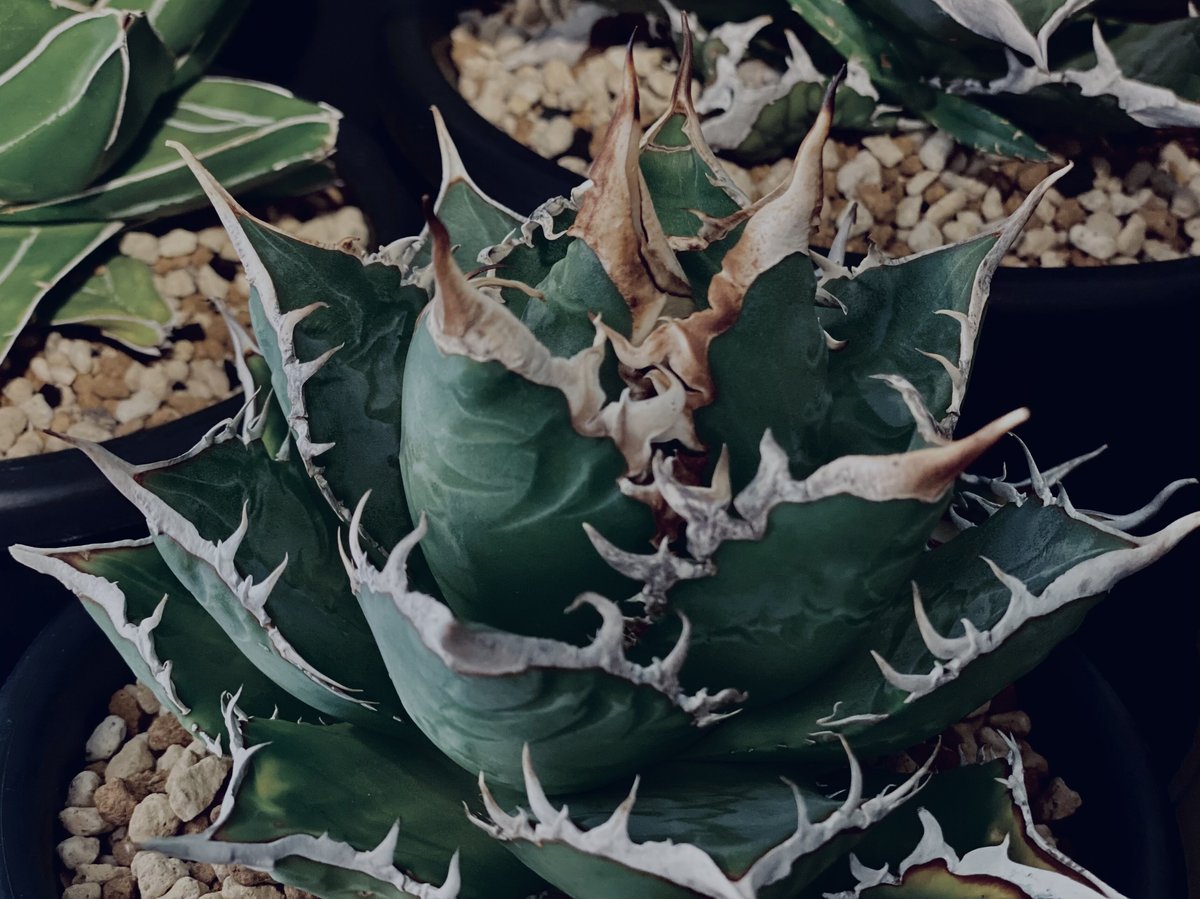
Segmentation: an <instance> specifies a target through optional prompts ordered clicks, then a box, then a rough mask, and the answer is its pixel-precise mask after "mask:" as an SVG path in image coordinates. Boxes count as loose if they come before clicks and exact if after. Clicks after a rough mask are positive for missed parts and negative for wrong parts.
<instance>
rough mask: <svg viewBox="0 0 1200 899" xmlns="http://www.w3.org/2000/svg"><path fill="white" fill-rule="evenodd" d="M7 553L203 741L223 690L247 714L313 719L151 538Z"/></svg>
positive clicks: (213, 729) (218, 722) (217, 725)
mask: <svg viewBox="0 0 1200 899" xmlns="http://www.w3.org/2000/svg"><path fill="white" fill-rule="evenodd" d="M12 553H13V555H14V556H15V557H16V558H17V559H19V560H20V561H22V562H23V563H24V564H26V565H30V566H31V567H33V568H36V569H37V570H39V571H43V572H45V573H47V574H50V575H52V576H54V577H56V578H58V579H59V580H60V581H61V582H62V583H63V585H64V586H66V587H67V588H68V589H71V590H73V591H74V592H75V593H76V594H77V595H78V596H79V598H80V599H82V600H83V606H84V608H85V609H87V611H88V613H89V614H90V615H91V616H92V618H93V619H94V620H95V621H96V623H97V624H99V625H100V627H101V628H102V629H103V630H104V633H105V634H106V635H107V637H108V639H109V640H110V641H111V642H112V644H113V646H115V647H116V648H117V650H118V651H119V652H120V653H121V657H122V658H123V659H124V660H125V663H126V664H127V665H129V667H130V669H131V670H132V671H133V673H134V674H135V675H136V676H137V678H138V680H140V681H141V682H142V683H143V684H145V685H146V686H148V687H149V688H150V689H151V690H153V691H154V694H155V696H157V697H158V699H159V701H160V702H161V703H162V704H163V706H164V707H166V708H168V709H170V710H171V711H172V712H174V713H175V714H176V715H177V716H178V718H179V719H180V721H182V722H183V723H184V725H185V726H186V727H188V728H189V729H191V730H196V729H199V730H200V731H201V732H202V733H203V734H204V735H205V736H206V737H207V738H208V741H209V743H210V744H211V743H212V742H213V741H214V740H216V739H217V738H218V737H220V736H221V735H222V732H223V730H224V720H223V717H222V714H221V696H222V694H223V693H239V694H240V699H239V700H238V701H239V703H240V704H241V707H242V708H244V709H245V710H246V711H247V712H249V713H251V714H254V715H261V716H263V717H269V716H271V715H273V714H278V715H280V716H282V717H283V718H285V719H288V720H299V719H300V718H309V719H313V718H315V717H316V712H315V711H314V710H313V709H311V708H310V707H308V706H306V705H304V704H303V703H300V702H297V701H296V700H295V699H294V698H292V697H291V696H290V695H289V694H287V693H285V692H284V691H283V690H281V689H279V688H278V687H277V686H275V684H274V683H272V682H271V681H270V680H268V679H267V678H266V677H264V676H263V674H262V672H260V671H259V670H258V669H257V668H255V667H254V666H253V665H252V664H251V663H250V662H249V661H248V660H247V659H246V657H245V656H244V655H242V653H241V652H240V651H239V647H238V644H236V643H234V642H233V641H231V640H230V639H229V637H228V636H226V634H225V632H224V631H223V630H221V628H220V627H219V626H218V625H217V623H216V622H215V621H214V620H213V619H212V616H210V615H209V614H208V613H207V612H206V611H204V609H203V607H202V606H201V605H200V604H199V603H198V602H197V601H196V600H195V599H194V598H193V597H192V595H191V594H190V593H189V592H188V590H187V588H186V587H184V586H183V584H181V583H180V582H179V580H178V579H177V578H176V577H175V575H174V574H172V573H171V569H170V568H168V567H167V565H166V563H165V562H163V560H162V557H161V556H159V554H158V551H157V550H156V549H155V548H154V546H153V544H152V541H151V540H149V539H145V540H138V541H128V542H122V543H111V544H105V545H98V546H87V547H76V548H72V549H60V550H35V549H30V548H29V547H14V548H13V549H12ZM160 603H161V604H162V610H161V613H160V612H159V611H158V609H159V605H160ZM156 616H158V618H157V622H155V618H156ZM167 666H169V667H167Z"/></svg>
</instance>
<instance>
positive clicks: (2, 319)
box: [0, 222, 121, 362]
mask: <svg viewBox="0 0 1200 899" xmlns="http://www.w3.org/2000/svg"><path fill="white" fill-rule="evenodd" d="M120 230H121V223H120V222H83V223H80V224H75V225H46V226H36V225H0V362H2V361H3V360H4V357H5V356H6V355H7V354H8V351H9V349H11V348H12V345H13V341H15V340H16V339H17V335H18V334H20V333H21V329H22V328H24V327H25V325H26V323H27V322H28V321H29V319H30V318H31V317H32V316H33V313H34V310H35V309H36V308H37V305H38V303H39V302H41V300H42V298H43V297H45V296H46V294H47V293H49V292H50V290H51V289H52V288H53V287H54V285H56V284H57V283H58V282H59V281H61V280H62V279H63V278H65V277H66V276H67V274H68V273H69V272H70V271H71V270H72V269H73V268H75V266H76V265H78V264H79V263H80V262H81V261H82V260H83V259H84V258H85V257H86V256H88V255H89V254H90V253H91V252H92V251H93V250H95V249H96V248H97V247H98V246H100V244H102V243H103V242H104V241H106V240H108V238H110V237H112V236H113V235H114V234H116V233H117V232H118V231H120Z"/></svg>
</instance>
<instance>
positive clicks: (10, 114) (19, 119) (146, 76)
mask: <svg viewBox="0 0 1200 899" xmlns="http://www.w3.org/2000/svg"><path fill="white" fill-rule="evenodd" d="M127 19H128V17H127V16H126V14H124V13H122V12H121V11H119V10H103V11H96V12H83V13H79V14H77V15H75V16H72V17H71V18H69V19H66V20H64V21H62V22H59V23H57V24H56V25H55V26H53V27H52V28H51V29H50V30H49V31H47V32H46V34H45V35H44V36H43V38H42V39H41V40H40V41H38V43H37V44H36V45H35V46H34V47H32V48H30V50H29V51H28V52H27V53H26V54H25V55H24V56H22V57H21V58H20V59H18V60H15V61H14V62H13V63H12V64H11V65H10V66H9V67H8V68H7V69H6V70H4V71H3V72H0V109H3V110H4V111H5V114H4V119H3V122H2V123H0V203H25V202H38V201H43V200H46V199H48V198H51V197H56V196H62V195H64V194H69V193H74V192H77V191H80V190H83V189H85V188H87V187H88V185H90V184H91V183H92V182H93V181H94V180H95V179H96V178H97V177H99V176H100V175H101V174H102V173H103V172H104V171H105V170H106V169H108V167H109V166H110V165H111V164H112V163H113V162H114V161H115V160H116V159H117V158H118V157H119V156H121V154H123V153H124V152H125V150H126V149H127V148H128V147H129V146H130V144H131V142H132V141H133V140H134V138H135V137H136V136H137V134H138V132H139V130H140V129H141V127H142V125H143V123H144V122H145V120H146V117H147V115H148V114H149V112H150V107H151V106H152V105H153V104H154V103H155V101H156V100H157V99H158V98H159V96H160V95H161V94H162V93H163V91H165V90H166V89H167V87H168V86H169V84H170V79H171V60H170V56H169V55H168V54H167V51H166V48H164V47H163V46H162V43H161V42H160V41H159V40H158V37H157V36H156V35H155V34H154V32H153V30H152V29H151V28H150V25H149V23H148V22H147V21H146V20H145V19H144V18H141V17H136V18H134V20H133V21H132V23H130V22H128V21H127ZM18 40H20V38H19V37H18ZM5 55H9V54H5ZM117 217H119V216H117Z"/></svg>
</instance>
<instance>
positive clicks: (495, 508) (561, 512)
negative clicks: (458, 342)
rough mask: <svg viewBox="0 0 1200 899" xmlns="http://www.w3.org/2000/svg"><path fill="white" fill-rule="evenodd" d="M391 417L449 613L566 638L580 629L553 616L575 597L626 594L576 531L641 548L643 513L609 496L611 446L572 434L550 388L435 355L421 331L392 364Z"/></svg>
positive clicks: (491, 366) (569, 619)
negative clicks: (400, 389)
mask: <svg viewBox="0 0 1200 899" xmlns="http://www.w3.org/2000/svg"><path fill="white" fill-rule="evenodd" d="M426 321H427V320H426ZM402 415H403V435H404V446H403V451H402V455H401V466H402V468H403V471H404V485H405V489H406V490H407V494H408V503H409V509H410V511H411V513H412V515H413V517H414V518H417V517H419V516H420V514H421V513H422V512H424V513H426V514H427V515H428V520H429V534H428V536H427V537H426V538H425V540H423V541H422V543H421V547H422V549H423V551H424V553H425V558H426V559H427V560H428V562H429V565H430V567H431V568H432V570H433V573H434V576H435V577H436V578H437V582H438V584H439V586H440V587H441V588H442V591H443V593H444V596H445V597H446V600H447V602H448V604H449V605H450V607H451V608H452V609H454V611H455V612H456V613H457V614H458V615H460V616H462V617H463V618H465V619H467V620H468V621H475V622H481V623H485V624H489V625H491V626H493V627H498V628H501V629H503V630H507V631H510V632H512V633H519V634H529V635H534V636H543V637H561V638H564V639H565V638H579V637H582V636H583V635H584V633H586V631H587V629H588V626H589V624H590V623H591V622H592V621H594V619H592V618H591V617H590V616H587V615H572V616H565V615H563V610H564V609H565V608H566V607H567V606H568V605H569V604H570V603H571V602H572V601H573V600H574V599H575V597H576V596H577V595H578V594H579V593H581V592H583V591H585V590H594V591H596V592H597V593H600V594H602V595H604V596H609V597H623V596H628V595H631V594H633V593H636V592H637V585H636V584H634V583H633V582H632V581H630V580H628V579H627V578H625V577H622V576H620V575H618V574H617V573H616V572H614V571H613V570H612V569H611V568H609V567H608V565H607V564H605V562H604V561H603V560H602V559H601V558H600V556H599V555H597V553H596V552H595V550H593V549H592V546H591V543H590V542H589V541H588V538H587V536H586V534H585V533H584V531H583V523H584V522H589V523H591V524H592V525H593V526H595V527H596V528H597V529H598V530H600V531H601V533H605V534H613V535H619V536H617V537H616V538H615V539H618V540H620V541H621V543H622V545H623V546H625V547H626V548H630V549H641V548H643V547H647V548H648V547H649V540H650V538H651V536H653V533H654V526H653V521H652V519H651V516H650V513H649V512H648V511H647V509H646V508H645V506H643V505H641V504H640V503H637V502H636V501H634V500H632V499H629V498H627V497H625V496H623V495H622V494H621V493H620V492H619V491H618V489H617V486H616V484H617V479H618V478H619V477H621V475H623V474H624V473H625V470H626V465H625V460H624V459H623V458H622V457H621V454H620V453H619V452H618V451H617V449H616V447H615V446H614V444H613V443H611V442H610V441H608V440H600V439H594V438H590V437H584V436H581V435H580V434H578V433H577V432H576V431H575V430H574V428H573V427H572V426H571V423H570V416H569V413H568V409H567V404H566V400H565V399H564V398H563V396H562V394H561V393H560V392H559V391H558V390H555V389H554V388H550V387H542V386H539V385H537V384H533V383H531V382H529V381H526V380H524V379H523V378H521V377H520V376H519V375H515V374H513V373H511V372H509V371H508V370H507V369H505V368H504V367H503V366H502V365H501V364H500V363H498V362H487V363H480V362H475V361H473V360H471V359H469V358H466V357H464V356H455V355H444V354H443V353H442V352H441V351H440V350H439V349H438V348H437V346H436V345H435V344H434V342H433V338H432V337H431V336H430V334H429V330H428V327H427V324H425V323H423V324H421V325H420V326H418V328H417V333H416V335H415V336H414V338H413V342H412V346H411V347H410V349H409V354H408V360H407V363H406V366H405V371H404V402H403V408H402Z"/></svg>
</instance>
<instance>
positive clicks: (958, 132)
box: [921, 93, 1051, 161]
mask: <svg viewBox="0 0 1200 899" xmlns="http://www.w3.org/2000/svg"><path fill="white" fill-rule="evenodd" d="M921 114H922V115H924V116H925V118H926V119H928V120H929V121H930V122H932V123H933V124H934V125H936V126H937V127H938V128H941V129H942V130H943V131H946V132H948V133H949V134H950V135H951V136H953V137H954V139H955V140H956V141H958V142H959V143H960V144H965V145H966V146H969V147H974V148H975V149H976V150H982V151H983V152H984V153H993V154H995V155H997V156H1008V157H1016V158H1017V159H1035V160H1042V161H1044V160H1048V159H1050V158H1051V157H1050V151H1049V150H1047V149H1046V148H1045V147H1043V146H1042V145H1041V144H1039V143H1038V142H1037V141H1035V140H1034V139H1033V138H1032V137H1030V136H1029V135H1028V134H1026V133H1025V132H1024V131H1023V130H1021V129H1020V128H1018V127H1017V126H1016V125H1014V124H1013V123H1012V122H1010V121H1009V120H1008V119H1006V118H1004V117H1003V116H1000V115H998V114H996V113H994V112H992V111H991V110H990V109H987V108H986V107H983V106H980V105H979V104H978V103H974V102H972V101H971V100H969V99H968V98H966V97H960V96H958V95H957V94H946V93H938V94H937V95H936V96H935V97H934V101H933V105H931V106H928V107H925V108H923V109H922V110H921Z"/></svg>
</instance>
